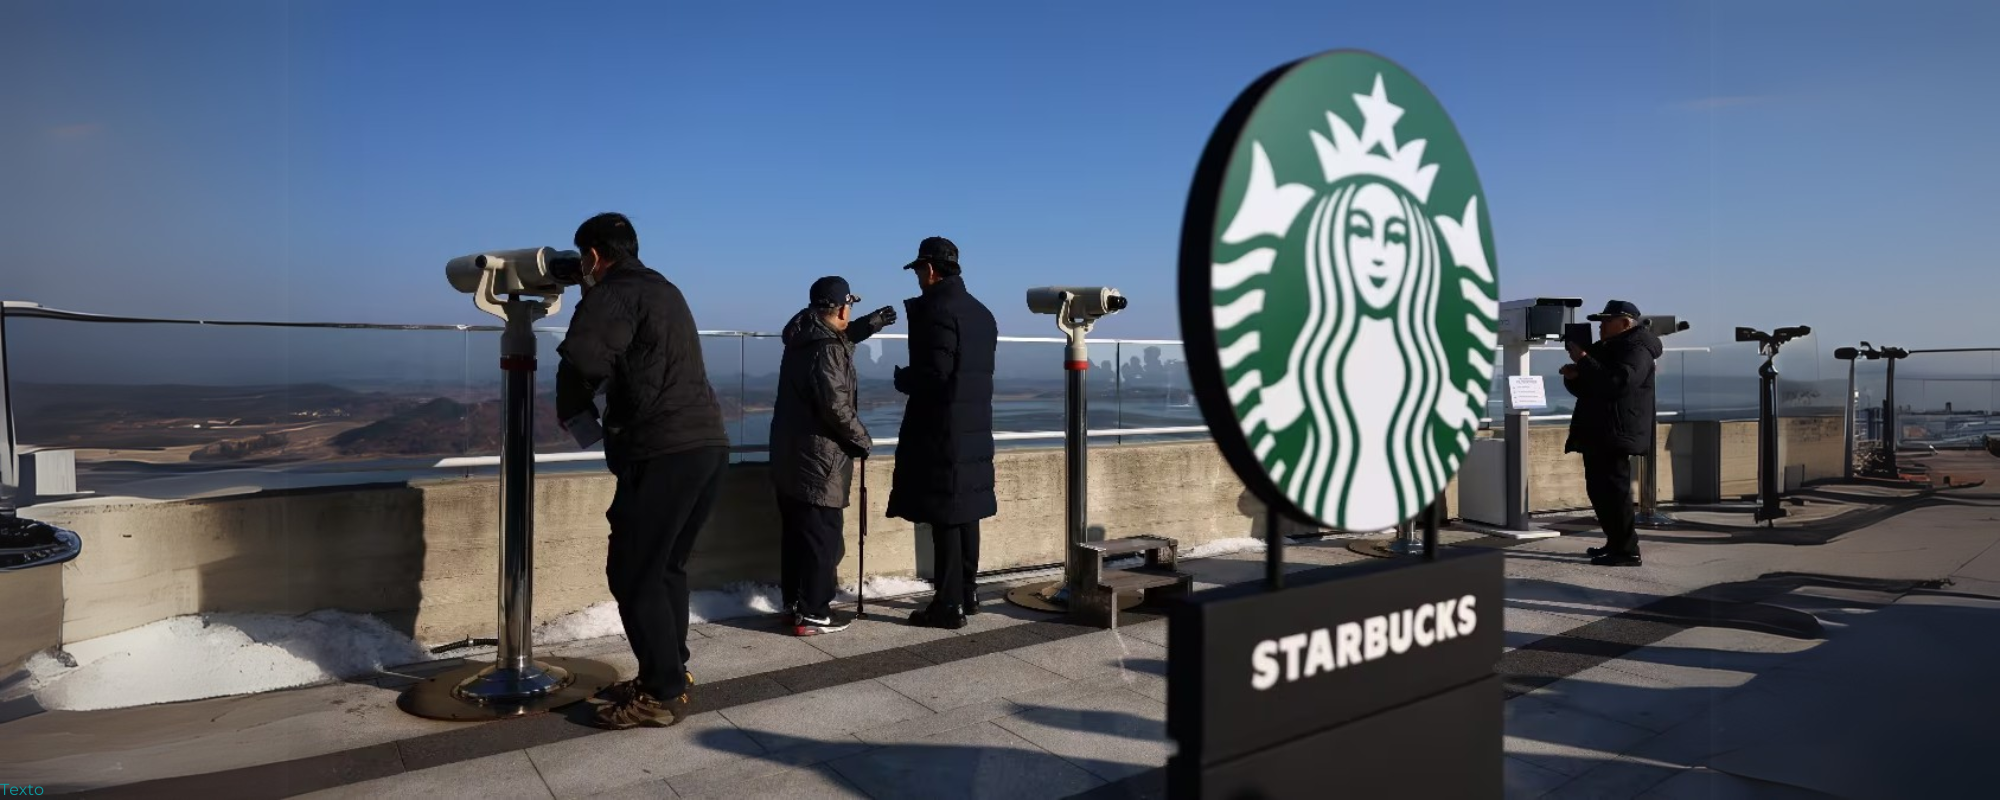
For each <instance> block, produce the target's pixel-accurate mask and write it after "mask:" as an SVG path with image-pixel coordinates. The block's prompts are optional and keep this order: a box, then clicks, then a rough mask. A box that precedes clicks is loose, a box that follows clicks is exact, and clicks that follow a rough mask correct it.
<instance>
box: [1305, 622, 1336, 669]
mask: <svg viewBox="0 0 2000 800" xmlns="http://www.w3.org/2000/svg"><path fill="white" fill-rule="evenodd" d="M1332 671H1333V637H1332V636H1328V635H1327V633H1326V629H1325V628H1321V629H1319V630H1316V631H1313V634H1312V647H1311V648H1310V649H1308V650H1307V651H1306V677H1308V678H1310V677H1312V676H1314V675H1318V674H1320V673H1322V672H1332Z"/></svg>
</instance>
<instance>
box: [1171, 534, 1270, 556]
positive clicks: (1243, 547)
mask: <svg viewBox="0 0 2000 800" xmlns="http://www.w3.org/2000/svg"><path fill="white" fill-rule="evenodd" d="M1262 552H1264V540H1263V539H1252V538H1250V537H1248V536H1242V537H1238V538H1235V539H1217V540H1215V541H1213V542H1209V543H1207V544H1199V545H1195V546H1194V547H1190V548H1188V549H1186V550H1182V551H1181V552H1180V557H1181V558H1214V557H1215V556H1226V555H1230V554H1232V553H1262Z"/></svg>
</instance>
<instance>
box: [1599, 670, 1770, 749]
mask: <svg viewBox="0 0 2000 800" xmlns="http://www.w3.org/2000/svg"><path fill="white" fill-rule="evenodd" d="M1776 700H1777V698H1776V697H1775V696H1773V695H1771V694H1770V693H1768V692H1765V691H1764V690H1762V689H1760V688H1758V685H1757V684H1756V683H1752V684H1751V685H1750V686H1749V687H1748V688H1745V689H1740V690H1738V691H1735V692H1730V693H1728V694H1725V695H1723V696H1721V697H1720V698H1718V699H1717V701H1716V702H1715V703H1714V704H1713V705H1711V706H1710V707H1708V708H1707V709H1705V713H1703V714H1701V715H1699V716H1696V717H1694V718H1692V719H1689V720H1688V721H1686V722H1683V723H1681V724H1679V725H1676V726H1674V728H1673V729H1672V730H1669V731H1667V732H1666V733H1663V734H1661V735H1659V736H1657V737H1655V738H1652V739H1648V740H1647V741H1645V742H1644V743H1642V744H1640V745H1638V746H1636V747H1633V748H1632V749H1631V750H1630V751H1628V752H1627V753H1626V757H1627V758H1630V759H1632V760H1635V761H1647V762H1650V763H1655V764H1660V765H1664V766H1672V767H1707V766H1708V764H1709V759H1711V758H1713V757H1714V756H1715V754H1717V753H1720V752H1723V751H1724V750H1726V749H1728V747H1729V746H1730V742H1732V741H1734V740H1738V739H1741V738H1742V735H1743V732H1744V731H1745V730H1748V729H1750V728H1752V727H1755V726H1757V725H1758V724H1759V720H1757V719H1756V718H1755V715H1756V714H1763V713H1768V710H1769V709H1771V708H1772V707H1773V703H1774V701H1776ZM1745 712H1750V713H1749V714H1747V715H1746V713H1745Z"/></svg>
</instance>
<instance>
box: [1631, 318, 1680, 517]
mask: <svg viewBox="0 0 2000 800" xmlns="http://www.w3.org/2000/svg"><path fill="white" fill-rule="evenodd" d="M1639 324H1640V325H1641V326H1642V327H1644V328H1645V329H1646V330H1647V331H1650V332H1651V333H1652V334H1653V335H1654V336H1658V337H1661V338H1665V337H1668V336H1672V335H1674V334H1676V333H1680V332H1681V331H1684V330H1687V329H1688V328H1689V327H1691V326H1689V325H1688V324H1687V323H1686V322H1684V321H1682V320H1681V319H1679V318H1677V317H1675V316H1674V315H1672V314H1654V315H1651V316H1646V317H1640V318H1639ZM1653 431H1655V433H1657V432H1658V431H1659V427H1658V426H1657V425H1655V426H1654V427H1653ZM1638 459H1639V470H1638V472H1639V510H1638V512H1637V513H1636V514H1635V515H1634V516H1633V523H1634V524H1636V525H1645V526H1647V527H1653V528H1661V527H1666V526H1668V525H1672V524H1674V523H1675V522H1676V521H1677V520H1675V519H1674V518H1673V517H1672V516H1671V515H1669V514H1667V513H1666V512H1664V511H1661V510H1660V448H1659V443H1658V442H1654V443H1652V444H1649V445H1647V446H1646V454H1645V455H1643V456H1639V457H1638Z"/></svg>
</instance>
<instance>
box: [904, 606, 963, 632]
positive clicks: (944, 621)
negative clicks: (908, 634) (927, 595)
mask: <svg viewBox="0 0 2000 800" xmlns="http://www.w3.org/2000/svg"><path fill="white" fill-rule="evenodd" d="M910 624H911V625H917V626H920V627H925V628H943V629H945V630H958V629H959V628H963V627H965V614H964V612H961V611H959V610H958V606H945V607H943V608H938V607H936V606H933V607H930V608H921V609H918V610H916V611H913V612H911V613H910Z"/></svg>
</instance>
